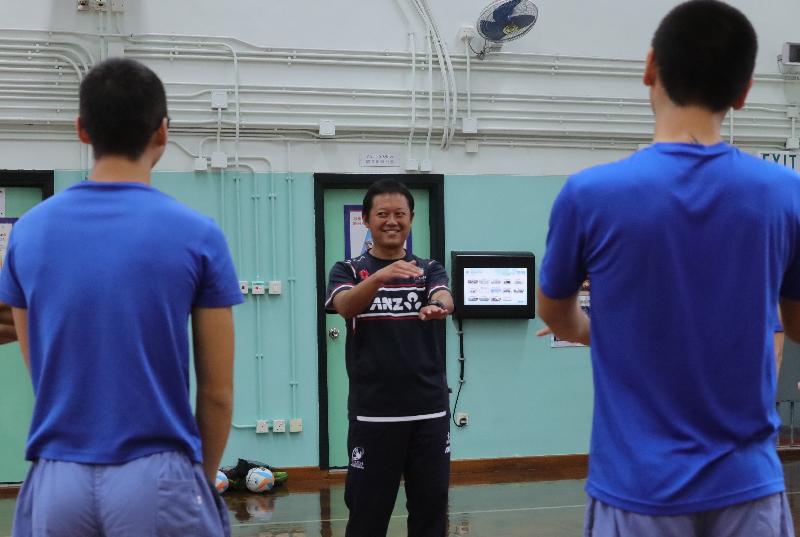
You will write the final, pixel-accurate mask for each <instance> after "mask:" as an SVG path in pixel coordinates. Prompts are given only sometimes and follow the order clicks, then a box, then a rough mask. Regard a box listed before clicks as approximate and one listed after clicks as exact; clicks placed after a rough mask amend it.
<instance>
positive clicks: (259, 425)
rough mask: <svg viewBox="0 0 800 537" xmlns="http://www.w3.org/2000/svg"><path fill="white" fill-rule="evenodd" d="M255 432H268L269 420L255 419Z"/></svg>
mask: <svg viewBox="0 0 800 537" xmlns="http://www.w3.org/2000/svg"><path fill="white" fill-rule="evenodd" d="M256 432H257V433H258V434H264V433H268V432H269V422H268V421H267V420H258V421H256Z"/></svg>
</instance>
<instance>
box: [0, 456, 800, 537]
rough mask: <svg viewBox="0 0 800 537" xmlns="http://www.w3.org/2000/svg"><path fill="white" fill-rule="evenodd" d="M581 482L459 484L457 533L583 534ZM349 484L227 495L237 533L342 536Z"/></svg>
mask: <svg viewBox="0 0 800 537" xmlns="http://www.w3.org/2000/svg"><path fill="white" fill-rule="evenodd" d="M784 470H785V473H786V488H787V492H788V493H789V501H790V505H791V508H792V514H793V516H794V520H795V526H796V528H795V530H796V531H797V532H798V535H800V525H798V522H800V462H790V463H787V464H785V465H784ZM583 484H584V483H583V481H582V480H564V481H549V482H535V483H508V484H492V485H465V486H454V487H453V488H451V490H450V511H449V513H450V515H449V516H450V529H449V533H448V535H450V536H467V535H468V536H471V537H490V536H491V537H522V536H525V537H562V536H565V537H566V536H580V535H581V529H582V524H583V503H584V499H585V496H584V492H583ZM343 495H344V488H343V486H341V485H336V486H333V487H330V488H325V489H322V490H317V491H314V492H291V490H287V489H283V490H276V491H274V492H272V493H269V494H262V495H245V494H228V495H226V496H225V500H226V502H227V504H228V508H229V509H230V514H231V523H232V526H233V528H232V529H233V535H234V536H235V537H339V536H343V535H344V529H345V525H346V523H347V508H346V507H345V505H344V499H343ZM404 503H405V497H404V495H403V492H402V490H401V491H400V494H399V496H398V499H397V504H396V506H395V512H394V515H393V517H392V521H391V523H390V525H389V533H388V536H389V537H399V536H405V535H406V526H405V524H406V520H405V508H404ZM13 509H14V500H0V537H7V536H8V535H10V533H11V519H12V514H13Z"/></svg>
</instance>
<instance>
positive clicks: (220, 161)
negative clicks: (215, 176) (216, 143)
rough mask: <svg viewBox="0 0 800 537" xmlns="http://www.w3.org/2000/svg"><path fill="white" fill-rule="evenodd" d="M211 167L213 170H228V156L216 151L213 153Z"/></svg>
mask: <svg viewBox="0 0 800 537" xmlns="http://www.w3.org/2000/svg"><path fill="white" fill-rule="evenodd" d="M211 167H212V168H227V167H228V155H226V154H225V153H224V152H222V151H214V152H213V153H211Z"/></svg>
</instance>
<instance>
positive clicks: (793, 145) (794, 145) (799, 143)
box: [786, 136, 800, 149]
mask: <svg viewBox="0 0 800 537" xmlns="http://www.w3.org/2000/svg"><path fill="white" fill-rule="evenodd" d="M786 149H800V138H798V137H796V136H795V137H790V138H787V139H786Z"/></svg>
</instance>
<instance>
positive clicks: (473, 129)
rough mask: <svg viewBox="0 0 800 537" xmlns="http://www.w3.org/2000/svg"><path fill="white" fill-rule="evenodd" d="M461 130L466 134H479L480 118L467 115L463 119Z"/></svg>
mask: <svg viewBox="0 0 800 537" xmlns="http://www.w3.org/2000/svg"><path fill="white" fill-rule="evenodd" d="M461 132H463V133H464V134H477V132H478V118H476V117H465V118H463V119H462V120H461Z"/></svg>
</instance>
